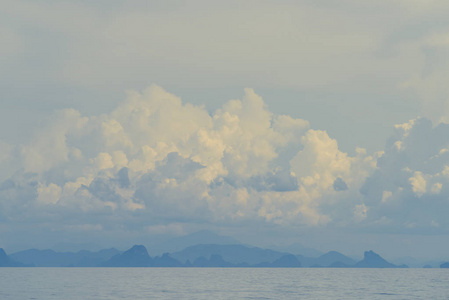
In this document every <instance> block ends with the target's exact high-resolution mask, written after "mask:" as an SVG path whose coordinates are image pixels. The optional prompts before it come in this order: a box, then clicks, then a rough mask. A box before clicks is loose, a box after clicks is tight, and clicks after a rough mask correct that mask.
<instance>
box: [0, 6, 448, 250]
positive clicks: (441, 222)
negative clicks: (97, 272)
mask: <svg viewBox="0 0 449 300" xmlns="http://www.w3.org/2000/svg"><path fill="white" fill-rule="evenodd" d="M0 8H1V9H0V41H1V43H0V247H2V246H3V247H5V248H7V249H8V247H9V248H10V249H19V248H26V247H49V246H51V245H53V244H56V243H57V242H60V241H77V242H80V243H81V242H93V241H95V242H98V243H100V244H102V245H105V246H114V245H115V244H117V245H118V244H123V245H130V244H131V243H133V242H140V243H147V240H149V239H150V238H151V236H160V235H171V236H173V235H182V234H187V233H190V232H193V231H195V230H200V229H211V230H214V231H216V232H219V233H223V234H227V235H232V236H235V237H237V238H241V239H245V240H247V241H250V242H252V243H254V244H258V245H264V244H266V245H268V244H270V243H272V244H273V243H290V242H291V243H293V242H300V243H302V244H304V245H307V246H312V247H317V248H320V250H324V251H325V250H330V249H335V250H341V251H346V252H347V253H348V252H350V251H353V252H352V253H358V252H357V251H362V250H367V249H366V248H367V247H371V248H372V249H374V250H376V249H378V251H379V250H380V251H384V252H385V253H387V254H389V255H391V256H395V255H396V256H400V255H401V253H404V255H415V256H420V257H441V256H444V253H445V249H447V247H448V246H449V240H448V239H447V234H448V233H449V219H448V218H447V212H448V211H449V125H447V124H446V123H445V122H449V84H448V81H447V78H449V2H448V1H445V0H441V1H440V0H388V1H386V0H385V1H383V0H366V1H359V0H340V1H331V0H313V1H312V0H310V1H308V0H302V1H301V0H298V1H264V0H259V1H249V0H248V1H232V0H231V1H210V0H208V1H126V2H125V1H116V0H109V1H50V0H33V1H23V0H11V1H9V0H0ZM143 240H145V241H143ZM444 247H446V248H445V249H444ZM448 259H449V257H448Z"/></svg>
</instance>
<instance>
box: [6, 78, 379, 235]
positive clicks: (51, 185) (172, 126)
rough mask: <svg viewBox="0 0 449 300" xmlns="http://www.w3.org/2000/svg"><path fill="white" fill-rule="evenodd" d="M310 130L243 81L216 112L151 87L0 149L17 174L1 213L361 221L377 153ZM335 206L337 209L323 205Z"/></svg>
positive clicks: (14, 216) (125, 220) (79, 218)
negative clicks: (350, 150) (240, 90)
mask: <svg viewBox="0 0 449 300" xmlns="http://www.w3.org/2000/svg"><path fill="white" fill-rule="evenodd" d="M309 127H310V126H309V123H308V122H307V121H305V120H303V119H295V118H292V117H290V116H288V115H275V114H273V113H271V112H270V111H269V110H268V108H267V107H266V105H265V104H264V102H263V100H262V99H261V97H259V96H258V95H257V94H256V93H255V92H254V91H253V90H251V89H246V90H245V94H244V96H243V98H242V99H241V100H230V101H228V102H227V103H225V104H224V105H223V106H222V107H221V108H220V109H218V110H217V111H215V112H214V113H213V114H209V113H208V112H207V111H206V110H205V109H204V108H203V107H199V106H194V105H191V104H189V103H185V104H183V103H182V101H181V100H180V99H179V98H178V97H176V96H175V95H173V94H170V93H168V92H166V91H165V90H163V89H162V88H161V87H158V86H155V85H153V86H151V87H149V88H147V89H145V90H144V91H143V92H142V93H138V92H129V94H128V97H127V99H126V101H124V102H123V103H121V104H120V105H119V106H118V107H117V108H116V109H115V110H114V111H112V112H111V113H109V114H102V115H98V116H92V117H86V116H82V115H81V114H80V113H79V112H78V111H76V110H73V109H66V110H61V111H58V112H56V113H55V115H54V118H53V119H52V120H51V121H49V122H48V124H47V125H45V126H44V127H43V128H41V129H40V130H39V131H37V133H36V135H35V137H34V139H33V140H32V141H30V142H29V143H27V144H25V145H18V146H6V145H5V146H4V147H2V153H1V156H0V158H1V161H0V163H3V164H4V163H8V162H11V161H14V162H15V163H16V171H15V173H14V174H13V175H12V176H11V177H10V178H8V179H6V180H4V181H3V182H2V184H1V186H0V199H1V200H0V205H1V210H0V211H1V212H0V216H1V218H2V219H3V220H8V221H10V222H14V221H18V220H21V219H23V218H32V219H35V220H42V222H53V221H54V222H62V223H63V224H61V225H70V226H74V225H76V226H78V227H79V226H86V225H89V226H93V227H92V228H96V229H98V227H96V226H97V225H100V226H116V225H113V224H112V223H111V222H112V220H114V221H118V222H120V226H124V227H125V228H126V227H132V228H133V227H135V226H137V225H136V224H138V226H140V227H145V226H153V225H167V224H170V223H173V222H176V223H179V222H187V223H188V222H204V223H222V222H224V223H239V222H243V221H257V222H268V223H274V224H281V225H283V226H290V225H293V226H298V225H301V226H324V225H326V224H328V223H330V222H331V223H332V222H337V221H338V220H340V219H341V218H342V217H344V218H349V220H347V221H348V222H350V223H351V222H356V221H358V219H360V218H359V216H358V214H357V213H353V211H356V210H357V207H359V206H360V205H363V201H362V200H361V197H359V196H358V195H360V194H359V192H358V191H359V189H360V187H361V186H362V185H363V183H364V179H365V178H366V177H367V176H369V175H370V174H372V173H373V172H374V170H375V167H376V157H375V156H370V155H367V154H366V151H364V150H363V149H357V155H356V156H354V157H351V156H348V155H347V154H346V153H343V152H341V151H340V150H339V149H338V144H337V141H335V140H334V139H332V138H330V137H329V136H328V134H327V133H326V132H324V131H320V130H313V129H310V128H309ZM13 150H14V151H13ZM17 166H20V167H19V168H17ZM339 205H343V206H345V210H346V211H345V213H344V216H343V215H338V214H335V213H334V212H332V211H329V210H328V209H323V207H328V206H339ZM89 215H91V216H95V218H91V219H89V218H88V217H86V216H89ZM83 222H87V223H83ZM58 224H59V223H58ZM89 226H87V227H85V228H88V229H89V228H91V227H89Z"/></svg>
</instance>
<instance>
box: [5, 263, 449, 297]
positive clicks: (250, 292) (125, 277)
mask: <svg viewBox="0 0 449 300" xmlns="http://www.w3.org/2000/svg"><path fill="white" fill-rule="evenodd" d="M0 299H2V300H16V299H17V300H26V299H42V300H48V299H64V300H72V299H73V300H75V299H80V300H81V299H82V300H88V299H449V269H326V268H291V269H289V268H267V269H263V268H0Z"/></svg>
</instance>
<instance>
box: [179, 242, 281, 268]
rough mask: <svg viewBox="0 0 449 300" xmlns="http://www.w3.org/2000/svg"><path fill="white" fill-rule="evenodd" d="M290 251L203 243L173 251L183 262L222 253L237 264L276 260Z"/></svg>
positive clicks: (222, 255)
mask: <svg viewBox="0 0 449 300" xmlns="http://www.w3.org/2000/svg"><path fill="white" fill-rule="evenodd" d="M286 254H288V253H285V252H278V251H273V250H269V249H261V248H257V247H247V246H243V245H215V244H201V245H195V246H191V247H187V248H185V249H184V250H182V251H179V252H175V253H172V255H171V256H172V257H173V258H175V259H177V260H179V261H181V262H182V263H185V262H187V260H189V261H190V262H194V261H195V260H197V259H198V258H200V257H203V258H205V259H209V258H210V257H211V255H220V256H221V257H222V258H223V260H225V261H227V262H229V263H231V264H235V265H241V264H245V265H256V264H259V263H264V262H269V263H271V262H274V261H275V260H277V259H279V258H281V257H282V256H284V255H286Z"/></svg>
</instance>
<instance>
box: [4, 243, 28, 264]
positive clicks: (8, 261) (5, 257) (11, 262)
mask: <svg viewBox="0 0 449 300" xmlns="http://www.w3.org/2000/svg"><path fill="white" fill-rule="evenodd" d="M0 267H24V265H23V264H21V263H19V262H15V261H14V260H12V259H11V258H9V256H8V255H6V252H5V250H3V248H0Z"/></svg>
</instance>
